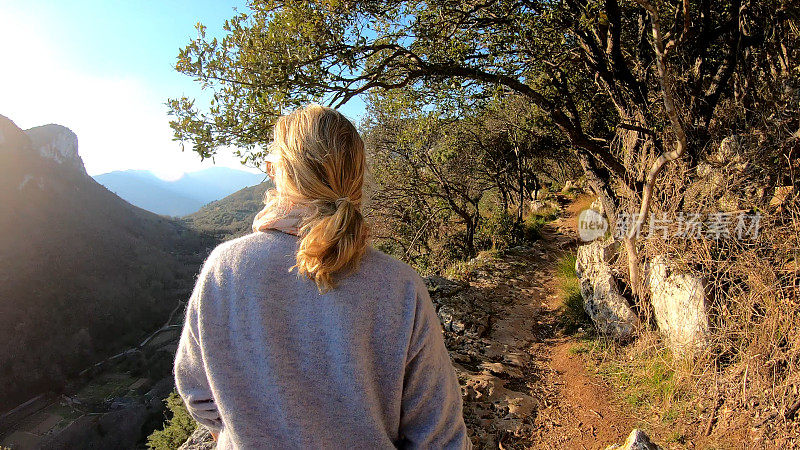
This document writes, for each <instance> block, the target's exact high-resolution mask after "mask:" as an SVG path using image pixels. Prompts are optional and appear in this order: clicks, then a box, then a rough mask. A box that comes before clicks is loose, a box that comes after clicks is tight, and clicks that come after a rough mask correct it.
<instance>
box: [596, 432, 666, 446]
mask: <svg viewBox="0 0 800 450" xmlns="http://www.w3.org/2000/svg"><path fill="white" fill-rule="evenodd" d="M606 450H661V447H659V446H658V445H656V444H654V443H653V442H651V441H650V438H649V437H647V434H645V432H644V431H642V430H640V429H638V428H637V429H634V430H633V431H631V434H630V435H629V436H628V439H626V440H625V443H623V444H622V445H619V444H611V445H609V446H608V447H606Z"/></svg>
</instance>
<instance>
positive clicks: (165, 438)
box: [147, 391, 197, 450]
mask: <svg viewBox="0 0 800 450" xmlns="http://www.w3.org/2000/svg"><path fill="white" fill-rule="evenodd" d="M164 402H165V403H166V404H167V408H168V409H169V410H170V412H171V413H172V417H171V418H170V419H169V420H168V421H167V422H165V423H164V429H163V430H156V431H153V433H152V434H151V435H150V436H148V437H147V447H148V448H151V449H156V450H172V449H176V448H178V447H180V446H181V445H182V444H183V443H184V442H186V440H187V439H189V436H191V435H192V433H194V430H195V429H196V428H197V422H195V421H194V419H192V416H190V415H189V411H188V410H187V409H186V406H185V405H184V404H183V399H181V397H180V396H179V395H178V393H177V392H175V391H173V392H172V393H170V394H169V397H167V398H166V400H164Z"/></svg>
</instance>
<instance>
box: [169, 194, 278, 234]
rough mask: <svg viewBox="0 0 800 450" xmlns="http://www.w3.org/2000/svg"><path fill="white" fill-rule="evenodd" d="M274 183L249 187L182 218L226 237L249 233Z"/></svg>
mask: <svg viewBox="0 0 800 450" xmlns="http://www.w3.org/2000/svg"><path fill="white" fill-rule="evenodd" d="M271 188H272V182H271V181H267V182H265V183H261V184H258V185H256V186H250V187H246V188H244V189H241V190H239V191H237V192H234V193H233V194H231V195H229V196H227V197H225V198H223V199H221V200H217V201H214V202H211V203H209V204H208V205H206V206H204V207H202V208H201V209H200V210H199V211H197V212H195V213H194V214H190V215H188V216H186V217H183V218H182V219H181V220H182V221H183V222H184V223H185V224H186V225H187V226H189V227H191V228H193V229H195V230H198V231H200V232H203V233H210V234H213V235H215V236H217V238H218V239H219V240H227V239H231V238H234V237H238V236H242V235H245V234H247V233H249V232H250V226H251V225H252V223H253V218H255V215H256V213H257V212H258V211H259V210H260V209H261V208H262V207H263V206H264V201H263V200H264V193H265V192H266V191H267V190H268V189H271Z"/></svg>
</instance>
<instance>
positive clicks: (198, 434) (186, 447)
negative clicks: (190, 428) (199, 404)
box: [178, 425, 216, 450]
mask: <svg viewBox="0 0 800 450" xmlns="http://www.w3.org/2000/svg"><path fill="white" fill-rule="evenodd" d="M215 446H216V443H215V442H214V438H213V437H212V436H211V433H210V432H209V431H208V429H207V428H206V427H204V426H202V425H198V426H197V429H196V430H194V433H192V435H191V436H189V439H187V440H186V442H184V443H183V445H181V446H180V447H178V450H211V449H212V448H214V447H215Z"/></svg>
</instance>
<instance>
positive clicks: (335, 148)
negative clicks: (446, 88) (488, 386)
mask: <svg viewBox="0 0 800 450" xmlns="http://www.w3.org/2000/svg"><path fill="white" fill-rule="evenodd" d="M268 159H269V161H270V163H269V165H270V169H269V172H270V175H271V177H272V178H273V180H274V182H275V186H276V191H275V192H271V193H269V194H268V198H267V202H266V203H267V204H266V206H265V208H264V209H263V210H262V211H261V212H260V213H258V215H257V216H256V219H255V221H254V223H253V230H254V232H253V233H251V234H249V235H247V236H244V237H241V238H238V239H234V240H232V241H228V242H226V243H224V244H221V245H220V246H218V247H217V248H215V249H214V251H212V252H211V255H209V257H208V259H207V260H206V262H205V264H204V265H203V269H202V270H201V272H200V275H199V277H198V280H197V284H196V286H195V289H194V292H193V293H192V296H191V298H190V300H189V303H188V306H187V310H186V321H185V323H184V328H183V334H182V336H181V340H180V344H179V347H178V352H177V355H176V359H175V384H176V386H177V388H178V392H179V393H180V395H181V397H183V399H184V401H185V403H186V406H187V408H188V409H189V412H190V413H191V415H192V416H193V417H194V418H195V419H197V421H198V422H200V423H201V424H202V425H204V426H206V427H207V428H209V430H210V431H211V433H212V434H213V435H214V436H215V437H216V438H217V439H218V443H217V445H218V448H273V447H279V448H391V447H409V448H470V447H471V443H470V442H469V439H468V437H467V431H466V427H465V425H464V419H463V417H462V403H461V395H460V389H459V386H458V380H457V378H456V375H455V372H454V370H453V367H452V365H451V363H450V359H449V356H448V354H447V350H446V349H445V346H444V340H443V338H442V329H441V326H440V324H439V321H438V319H437V317H436V313H435V311H434V308H433V304H432V303H431V300H430V298H429V296H428V291H427V290H426V288H425V284H424V283H423V281H422V279H421V278H420V277H419V275H417V273H416V272H414V270H413V269H411V268H410V267H409V266H407V265H406V264H403V263H401V262H399V261H397V260H395V259H393V258H391V257H389V256H387V255H385V254H382V253H380V252H378V251H377V250H374V249H372V248H370V247H368V245H367V227H366V225H365V223H364V219H363V217H362V215H361V212H360V205H361V196H362V194H361V188H362V184H363V177H364V143H363V142H362V140H361V138H360V137H359V135H358V132H357V131H356V129H355V127H354V126H353V124H352V123H350V122H349V121H348V120H347V119H346V118H345V117H344V116H343V115H341V114H340V113H339V112H337V111H336V110H333V109H331V108H326V107H322V106H319V105H315V104H312V105H309V106H307V107H305V108H303V109H300V110H298V111H295V112H294V113H292V114H290V115H288V116H284V117H281V118H280V119H279V120H278V123H277V124H276V126H275V130H274V142H273V145H272V150H271V153H270V157H269V158H268ZM290 272H295V274H292V273H290Z"/></svg>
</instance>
